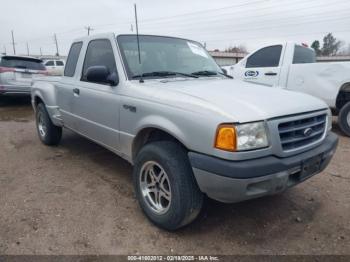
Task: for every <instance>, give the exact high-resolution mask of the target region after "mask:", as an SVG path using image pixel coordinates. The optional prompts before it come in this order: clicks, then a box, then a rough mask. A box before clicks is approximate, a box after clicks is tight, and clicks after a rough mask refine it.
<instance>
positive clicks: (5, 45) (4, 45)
mask: <svg viewBox="0 0 350 262" xmlns="http://www.w3.org/2000/svg"><path fill="white" fill-rule="evenodd" d="M4 55H6V45H4Z"/></svg>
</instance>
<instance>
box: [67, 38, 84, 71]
mask: <svg viewBox="0 0 350 262" xmlns="http://www.w3.org/2000/svg"><path fill="white" fill-rule="evenodd" d="M82 46H83V43H82V42H77V43H73V44H72V47H71V48H70V50H69V54H68V58H67V64H66V67H65V68H64V76H69V77H72V76H74V73H75V68H76V66H77V63H78V58H79V54H80V50H81V47H82Z"/></svg>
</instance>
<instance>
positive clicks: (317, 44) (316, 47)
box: [311, 40, 321, 55]
mask: <svg viewBox="0 0 350 262" xmlns="http://www.w3.org/2000/svg"><path fill="white" fill-rule="evenodd" d="M311 48H313V49H314V50H315V52H316V55H320V54H321V49H320V41H318V40H315V41H313V42H312V44H311Z"/></svg>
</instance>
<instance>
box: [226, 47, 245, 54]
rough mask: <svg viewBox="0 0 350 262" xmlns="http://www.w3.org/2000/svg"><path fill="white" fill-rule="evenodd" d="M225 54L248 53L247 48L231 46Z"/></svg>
mask: <svg viewBox="0 0 350 262" xmlns="http://www.w3.org/2000/svg"><path fill="white" fill-rule="evenodd" d="M224 52H227V53H247V48H246V47H245V46H244V45H239V46H233V47H232V46H230V47H229V48H226V49H225V51H224Z"/></svg>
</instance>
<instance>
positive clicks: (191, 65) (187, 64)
mask: <svg viewBox="0 0 350 262" xmlns="http://www.w3.org/2000/svg"><path fill="white" fill-rule="evenodd" d="M139 40H140V51H141V52H140V53H141V65H140V64H139V57H138V49H137V37H136V35H120V36H118V37H117V41H118V44H119V47H120V50H121V54H122V58H123V61H124V64H125V66H126V70H127V74H128V77H129V78H134V79H135V78H137V77H140V76H142V77H146V78H162V77H174V76H183V77H186V76H198V77H199V76H206V77H208V76H214V75H218V74H222V73H223V72H222V70H221V69H220V67H219V66H218V65H217V64H216V63H215V61H214V59H213V58H212V57H211V56H210V55H209V54H208V53H207V51H206V50H205V49H204V48H203V47H202V46H201V45H200V44H198V43H196V42H193V41H190V40H185V39H179V38H172V37H162V36H146V35H140V36H139Z"/></svg>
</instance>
